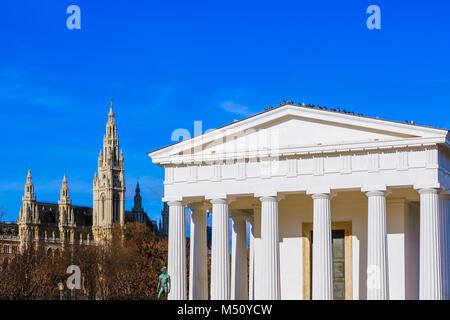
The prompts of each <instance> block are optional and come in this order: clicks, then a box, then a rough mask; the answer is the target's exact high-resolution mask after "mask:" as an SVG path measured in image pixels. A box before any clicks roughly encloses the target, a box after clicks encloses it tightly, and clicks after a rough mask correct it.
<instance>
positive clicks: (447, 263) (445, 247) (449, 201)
mask: <svg viewBox="0 0 450 320" xmlns="http://www.w3.org/2000/svg"><path fill="white" fill-rule="evenodd" d="M440 205H441V219H442V221H441V228H442V230H441V236H442V268H443V270H442V273H443V283H444V289H443V295H444V297H443V298H444V299H445V300H450V234H449V232H450V194H448V193H447V194H442V195H441V198H440Z"/></svg>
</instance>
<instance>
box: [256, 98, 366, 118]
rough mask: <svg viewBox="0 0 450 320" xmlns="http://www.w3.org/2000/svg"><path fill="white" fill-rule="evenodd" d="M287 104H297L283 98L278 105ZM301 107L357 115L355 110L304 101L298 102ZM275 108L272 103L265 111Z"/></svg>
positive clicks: (360, 114)
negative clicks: (331, 107)
mask: <svg viewBox="0 0 450 320" xmlns="http://www.w3.org/2000/svg"><path fill="white" fill-rule="evenodd" d="M285 105H293V106H295V105H296V104H295V103H294V102H293V101H292V100H283V103H280V104H278V107H282V106H285ZM297 105H298V106H299V107H305V108H312V109H319V110H326V111H333V112H340V113H345V114H351V115H354V116H355V112H353V111H347V110H345V109H341V108H336V109H328V108H327V107H325V106H320V105H317V106H316V105H315V104H309V103H308V104H305V103H304V102H303V103H298V104H297ZM272 109H274V107H272V105H270V106H269V107H268V108H264V111H269V110H272ZM356 116H362V113H359V114H356Z"/></svg>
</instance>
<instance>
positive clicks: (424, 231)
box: [419, 188, 442, 300]
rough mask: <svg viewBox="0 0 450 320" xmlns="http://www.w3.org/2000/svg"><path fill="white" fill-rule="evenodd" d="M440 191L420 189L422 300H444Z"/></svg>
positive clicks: (420, 284)
mask: <svg viewBox="0 0 450 320" xmlns="http://www.w3.org/2000/svg"><path fill="white" fill-rule="evenodd" d="M438 191H439V190H438V189H434V188H427V189H420V190H419V193H420V281H419V298H420V299H421V300H440V299H442V260H441V235H440V231H441V228H440V222H441V215H440V205H439V194H438Z"/></svg>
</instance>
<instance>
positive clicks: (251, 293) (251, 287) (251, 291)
mask: <svg viewBox="0 0 450 320" xmlns="http://www.w3.org/2000/svg"><path fill="white" fill-rule="evenodd" d="M248 222H249V224H250V244H249V250H248V251H249V263H248V264H249V266H248V269H249V270H248V273H249V275H248V299H249V300H255V226H254V219H253V216H252V217H250V218H249V219H248Z"/></svg>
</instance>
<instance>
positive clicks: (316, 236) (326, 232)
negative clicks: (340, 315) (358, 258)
mask: <svg viewBox="0 0 450 320" xmlns="http://www.w3.org/2000/svg"><path fill="white" fill-rule="evenodd" d="M312 198H313V199H314V216H313V253H312V256H313V273H312V274H313V282H312V298H313V300H333V272H332V271H333V268H332V251H331V206H330V195H329V194H324V193H317V194H313V195H312Z"/></svg>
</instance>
